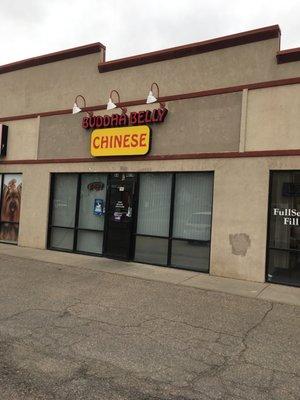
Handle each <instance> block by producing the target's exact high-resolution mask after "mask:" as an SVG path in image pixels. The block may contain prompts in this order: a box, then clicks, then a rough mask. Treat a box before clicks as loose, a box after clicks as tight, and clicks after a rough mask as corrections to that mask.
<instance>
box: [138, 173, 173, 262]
mask: <svg viewBox="0 0 300 400" xmlns="http://www.w3.org/2000/svg"><path fill="white" fill-rule="evenodd" d="M171 189H172V174H141V175H140V190H139V205H138V220H137V238H136V244H135V260H136V261H140V262H148V263H151V264H163V265H166V264H167V258H168V237H169V226H170V207H171ZM141 235H142V236H141ZM157 236H158V237H159V238H157Z"/></svg>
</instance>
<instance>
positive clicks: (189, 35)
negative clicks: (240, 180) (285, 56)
mask: <svg viewBox="0 0 300 400" xmlns="http://www.w3.org/2000/svg"><path fill="white" fill-rule="evenodd" d="M274 24H279V25H280V27H281V32H282V41H281V48H282V49H286V48H292V47H300V0H250V1H249V0H208V1H207V0H205V1H203V0H198V1H197V0H181V1H179V0H148V1H145V0H69V1H67V0H26V1H21V0H0V34H1V36H0V37H1V41H0V50H1V51H0V65H3V64H6V63H9V62H13V61H18V60H22V59H24V58H29V57H34V56H38V55H41V54H46V53H51V52H54V51H59V50H63V49H67V48H71V47H75V46H80V45H84V44H88V43H94V42H101V43H103V44H104V45H106V48H107V53H106V54H107V59H110V60H111V59H115V58H120V57H126V56H130V55H134V54H139V53H145V52H148V51H153V50H159V49H163V48H166V47H172V46H178V45H182V44H187V43H192V42H198V41H201V40H206V39H211V38H214V37H219V36H224V35H228V34H232V33H238V32H243V31H246V30H249V29H255V28H260V27H263V26H268V25H274Z"/></svg>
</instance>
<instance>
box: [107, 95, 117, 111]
mask: <svg viewBox="0 0 300 400" xmlns="http://www.w3.org/2000/svg"><path fill="white" fill-rule="evenodd" d="M113 108H117V106H116V105H115V103H113V101H112V99H111V98H109V100H108V103H107V107H106V109H107V110H112V109H113Z"/></svg>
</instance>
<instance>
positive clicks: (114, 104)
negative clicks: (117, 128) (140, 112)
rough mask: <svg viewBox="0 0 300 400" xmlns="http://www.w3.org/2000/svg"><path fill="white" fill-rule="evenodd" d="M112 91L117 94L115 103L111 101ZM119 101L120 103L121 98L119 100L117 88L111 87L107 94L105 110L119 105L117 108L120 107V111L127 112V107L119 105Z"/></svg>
mask: <svg viewBox="0 0 300 400" xmlns="http://www.w3.org/2000/svg"><path fill="white" fill-rule="evenodd" d="M113 93H115V94H116V95H117V97H118V99H117V103H114V102H113V101H112V96H113ZM120 103H121V100H120V95H119V92H118V91H117V90H115V89H113V90H112V91H111V92H110V94H109V99H108V103H107V106H106V109H107V110H113V109H114V108H117V107H119V108H121V110H122V112H123V113H124V114H125V113H126V112H127V108H126V107H120ZM117 104H119V105H117Z"/></svg>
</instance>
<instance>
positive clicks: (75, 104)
mask: <svg viewBox="0 0 300 400" xmlns="http://www.w3.org/2000/svg"><path fill="white" fill-rule="evenodd" d="M79 99H81V100H82V102H83V108H86V100H85V98H84V96H82V95H81V94H79V95H77V96H76V97H75V101H74V105H73V109H72V114H78V113H80V112H81V111H82V109H81V108H80V107H79V105H78V100H79ZM87 113H88V115H90V116H92V115H93V113H92V112H91V111H90V112H88V111H87Z"/></svg>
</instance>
